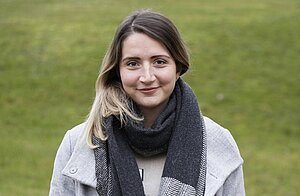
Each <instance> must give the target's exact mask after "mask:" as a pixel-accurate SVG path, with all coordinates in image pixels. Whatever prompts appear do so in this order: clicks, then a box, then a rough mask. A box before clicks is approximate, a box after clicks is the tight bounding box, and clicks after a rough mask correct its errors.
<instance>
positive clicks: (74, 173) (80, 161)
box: [62, 137, 97, 188]
mask: <svg viewBox="0 0 300 196" xmlns="http://www.w3.org/2000/svg"><path fill="white" fill-rule="evenodd" d="M84 138H85V137H79V138H78V141H77V143H76V145H75V147H74V151H73V153H72V155H71V158H70V160H69V161H68V163H67V165H66V166H65V168H64V169H63V171H62V173H63V175H66V176H68V177H70V178H72V179H74V180H76V181H78V182H80V183H82V184H85V185H88V186H91V187H94V188H96V185H97V179H96V173H95V155H94V151H93V149H91V148H89V146H88V145H87V144H86V141H85V139H84Z"/></svg>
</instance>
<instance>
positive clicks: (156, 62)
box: [154, 59, 167, 65]
mask: <svg viewBox="0 0 300 196" xmlns="http://www.w3.org/2000/svg"><path fill="white" fill-rule="evenodd" d="M166 63H167V62H166V61H165V60H162V59H158V60H156V61H155V62H154V64H157V65H164V64H166Z"/></svg>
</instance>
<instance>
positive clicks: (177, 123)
mask: <svg viewBox="0 0 300 196" xmlns="http://www.w3.org/2000/svg"><path fill="white" fill-rule="evenodd" d="M137 113H138V111H137ZM104 127H105V130H106V133H107V135H108V139H107V141H105V142H103V141H101V140H100V139H99V138H96V137H95V136H94V137H93V143H94V144H95V145H98V146H99V147H97V148H95V150H94V154H95V160H96V165H95V168H96V177H97V187H96V189H97V192H98V194H99V195H101V196H102V195H103V196H107V195H109V196H110V195H112V196H119V195H123V196H134V195H136V196H143V195H145V193H144V188H143V184H142V180H141V177H140V174H139V169H138V166H137V163H136V160H135V156H134V153H138V154H140V155H142V156H152V155H156V154H160V153H164V152H166V153H167V158H166V162H165V165H164V169H163V173H162V177H161V182H160V189H159V196H162V195H172V196H173V195H174V196H176V195H178V196H179V195H180V196H193V195H195V196H202V195H204V191H205V177H206V176H205V174H206V133H205V127H204V122H203V117H202V115H201V112H200V110H199V107H198V102H197V98H196V96H195V94H194V93H193V91H192V89H191V88H190V87H189V86H188V85H187V84H186V83H185V82H184V81H183V80H182V79H180V78H179V79H178V80H177V82H176V85H175V89H174V91H173V93H172V95H171V97H170V99H169V102H168V105H167V107H166V108H165V110H164V111H163V112H162V113H161V114H160V116H159V117H158V118H157V119H156V121H155V122H154V124H153V125H152V127H151V128H144V126H143V122H135V121H130V120H129V122H128V123H127V124H126V125H124V126H121V124H120V122H119V120H118V118H117V117H115V116H110V117H108V118H106V119H105V126H104Z"/></svg>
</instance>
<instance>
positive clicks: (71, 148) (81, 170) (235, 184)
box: [49, 117, 245, 196]
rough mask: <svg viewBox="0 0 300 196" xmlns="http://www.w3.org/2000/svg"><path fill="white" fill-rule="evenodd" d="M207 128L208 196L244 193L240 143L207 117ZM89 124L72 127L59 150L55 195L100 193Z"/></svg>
mask: <svg viewBox="0 0 300 196" xmlns="http://www.w3.org/2000/svg"><path fill="white" fill-rule="evenodd" d="M204 121H205V127H206V131H207V174H206V187H205V195H206V196H243V195H245V191H244V179H243V170H242V164H243V159H242V158H241V156H240V153H239V150H238V147H237V145H236V143H235V141H234V139H233V137H232V136H231V134H230V133H229V131H228V130H226V129H224V128H223V127H221V126H220V125H218V124H217V123H215V122H214V121H212V120H211V119H209V118H207V117H204ZM84 126H85V124H84V123H83V124H80V125H78V126H76V127H74V128H73V129H71V130H69V131H68V132H67V133H66V134H65V136H64V138H63V141H62V143H61V145H60V147H59V149H58V151H57V154H56V158H55V162H54V168H53V175H52V180H51V184H50V193H49V195H51V196H98V194H97V191H96V183H97V181H96V176H95V157H94V151H93V150H92V149H90V148H89V147H88V146H87V144H86V142H85V139H84V137H83V132H84Z"/></svg>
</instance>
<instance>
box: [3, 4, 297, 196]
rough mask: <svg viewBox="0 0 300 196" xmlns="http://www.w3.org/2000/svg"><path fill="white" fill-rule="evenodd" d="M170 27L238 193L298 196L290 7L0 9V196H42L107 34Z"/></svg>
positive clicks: (90, 86) (85, 103) (87, 97)
mask: <svg viewBox="0 0 300 196" xmlns="http://www.w3.org/2000/svg"><path fill="white" fill-rule="evenodd" d="M137 8H153V9H154V10H156V11H159V12H162V13H164V14H165V15H167V16H168V17H169V18H171V19H172V20H173V21H174V22H175V23H176V25H177V26H178V28H179V29H180V31H181V33H182V35H183V37H184V39H185V40H186V42H187V44H188V46H189V48H190V51H191V58H192V66H191V70H190V71H189V73H188V74H187V75H186V76H184V78H185V80H186V81H187V82H188V83H189V84H190V85H191V86H192V87H193V89H194V90H195V92H196V93H197V96H198V99H199V103H200V106H201V108H202V111H203V113H204V114H205V115H206V116H209V117H211V118H213V119H214V120H216V121H217V122H219V123H220V124H222V125H223V126H225V127H226V128H228V129H229V130H231V132H232V134H233V136H234V137H235V139H236V141H237V143H238V145H239V148H240V151H241V153H242V156H243V158H244V160H245V163H244V175H245V186H246V192H247V195H250V196H252V195H253V196H254V195H272V196H279V195H290V196H292V195H293V196H296V195H300V187H299V182H300V158H299V154H300V153H299V149H300V131H299V130H300V128H299V122H300V118H299V112H300V108H299V105H300V100H299V95H300V88H299V82H300V81H299V79H300V78H299V74H300V73H299V69H300V68H299V66H300V65H299V62H300V57H299V55H300V53H299V52H300V50H299V49H300V41H299V40H300V37H299V35H300V28H299V22H300V9H299V8H300V1H298V0H285V1H282V0H250V1H248V0H222V1H221V0H210V1H206V0H194V1H191V0H185V1H171V0H166V1H162V0H152V1H142V0H140V1H137V0H136V1H121V0H119V1H108V0H99V1H97V0H89V1H83V0H64V1H60V0H0V90H1V91H0V141H1V142H0V195H1V196H7V195H47V194H48V189H49V182H50V178H51V172H52V167H53V160H54V157H55V153H56V150H57V148H58V145H59V144H60V141H61V139H62V137H63V135H64V132H65V131H66V130H67V129H69V128H71V127H72V126H74V125H76V124H79V123H81V122H82V121H83V120H84V118H85V116H86V114H87V113H88V111H89V108H90V106H91V103H92V100H93V97H94V82H95V80H96V77H97V73H98V70H99V65H100V62H101V59H102V57H103V55H104V52H105V50H106V48H107V46H108V44H109V43H110V41H111V39H112V36H113V33H114V31H115V28H116V26H117V25H118V23H119V22H120V21H121V20H122V18H123V17H124V16H126V15H127V14H128V13H129V12H131V11H133V10H135V9H137Z"/></svg>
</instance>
